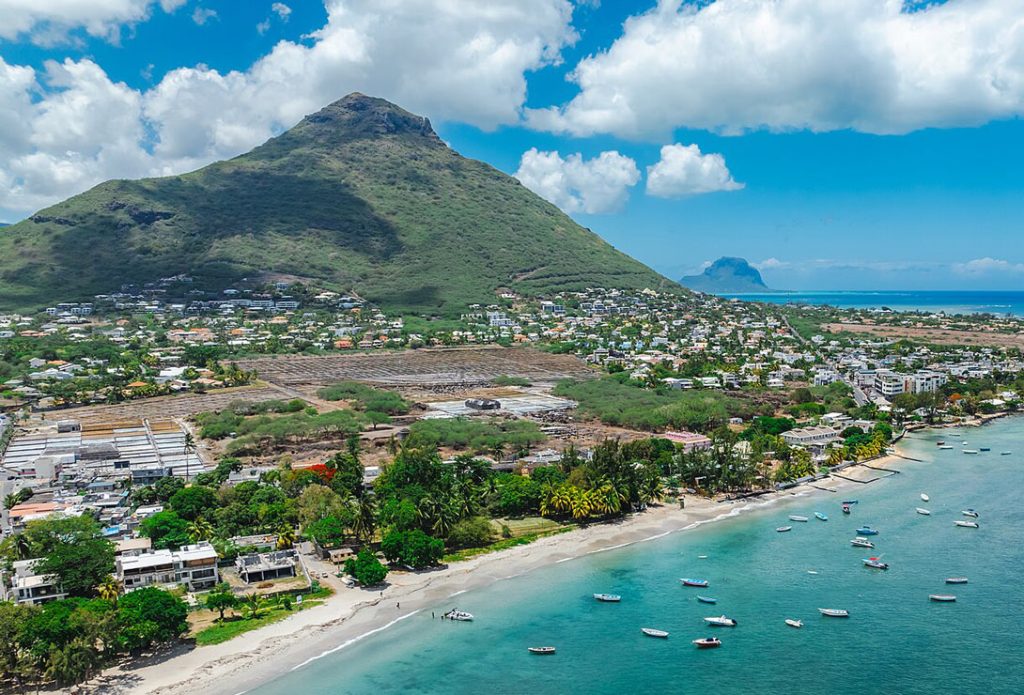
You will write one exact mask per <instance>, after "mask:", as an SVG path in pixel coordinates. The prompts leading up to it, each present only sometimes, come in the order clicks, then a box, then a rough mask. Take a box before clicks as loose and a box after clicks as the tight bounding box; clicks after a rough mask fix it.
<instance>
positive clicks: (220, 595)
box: [206, 582, 240, 622]
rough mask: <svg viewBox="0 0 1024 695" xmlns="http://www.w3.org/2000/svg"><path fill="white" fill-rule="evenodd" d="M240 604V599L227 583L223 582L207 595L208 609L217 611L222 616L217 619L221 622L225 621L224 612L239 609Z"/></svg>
mask: <svg viewBox="0 0 1024 695" xmlns="http://www.w3.org/2000/svg"><path fill="white" fill-rule="evenodd" d="M239 603H240V601H239V600H238V597H237V596H235V594H234V592H233V591H232V590H231V585H230V584H228V583H227V582H221V583H220V584H218V585H217V586H215V587H214V588H213V589H212V590H211V591H210V593H208V594H207V595H206V607H207V608H208V609H210V610H211V611H217V612H218V613H219V614H220V617H218V618H217V619H218V620H220V621H221V622H223V621H224V611H226V610H228V609H229V608H237V607H238V605H239Z"/></svg>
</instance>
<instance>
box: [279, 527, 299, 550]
mask: <svg viewBox="0 0 1024 695" xmlns="http://www.w3.org/2000/svg"><path fill="white" fill-rule="evenodd" d="M293 545H295V529H293V528H292V527H291V526H282V527H281V530H280V531H278V532H277V549H278V550H287V549H288V548H291V547H292V546H293Z"/></svg>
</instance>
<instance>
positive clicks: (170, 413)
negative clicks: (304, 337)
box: [47, 386, 283, 422]
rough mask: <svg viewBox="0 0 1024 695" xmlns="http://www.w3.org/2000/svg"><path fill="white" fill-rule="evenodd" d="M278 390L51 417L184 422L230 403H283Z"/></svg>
mask: <svg viewBox="0 0 1024 695" xmlns="http://www.w3.org/2000/svg"><path fill="white" fill-rule="evenodd" d="M282 397H283V396H282V393H281V391H279V390H278V389H275V388H271V387H267V386H255V387H250V386H244V387H240V388H232V389H221V390H218V391H211V392H209V393H184V394H181V395H177V396H159V397H157V398H140V399H138V400H134V401H126V402H124V403H113V404H110V405H87V406H81V407H79V408H68V409H66V410H58V411H54V412H51V413H48V414H47V415H48V418H49V419H51V420H79V421H81V422H89V421H97V420H99V421H111V420H125V419H146V418H157V419H161V420H166V419H168V418H181V417H187V416H189V415H193V414H195V413H201V412H205V411H210V410H222V409H223V408H226V407H227V406H228V404H229V403H233V402H235V401H247V402H252V403H259V402H261V401H269V400H274V399H281V398H282Z"/></svg>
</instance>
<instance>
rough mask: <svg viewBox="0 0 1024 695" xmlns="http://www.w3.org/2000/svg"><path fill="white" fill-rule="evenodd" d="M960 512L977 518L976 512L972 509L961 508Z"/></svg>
mask: <svg viewBox="0 0 1024 695" xmlns="http://www.w3.org/2000/svg"><path fill="white" fill-rule="evenodd" d="M960 513H961V514H963V515H964V516H969V517H971V518H972V519H977V518H978V512H976V511H974V510H973V509H961V510H960Z"/></svg>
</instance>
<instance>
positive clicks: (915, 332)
mask: <svg viewBox="0 0 1024 695" xmlns="http://www.w3.org/2000/svg"><path fill="white" fill-rule="evenodd" d="M822 328H824V329H825V330H827V331H830V332H832V333H841V332H847V333H859V334H861V335H873V336H877V337H879V338H891V339H894V340H912V341H914V342H915V343H930V344H932V345H972V346H973V345H984V346H991V347H1010V348H1024V335H1020V334H1014V333H990V332H987V331H954V330H948V329H943V328H908V327H906V326H873V325H869V324H863V323H826V324H824V325H823V326H822Z"/></svg>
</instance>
